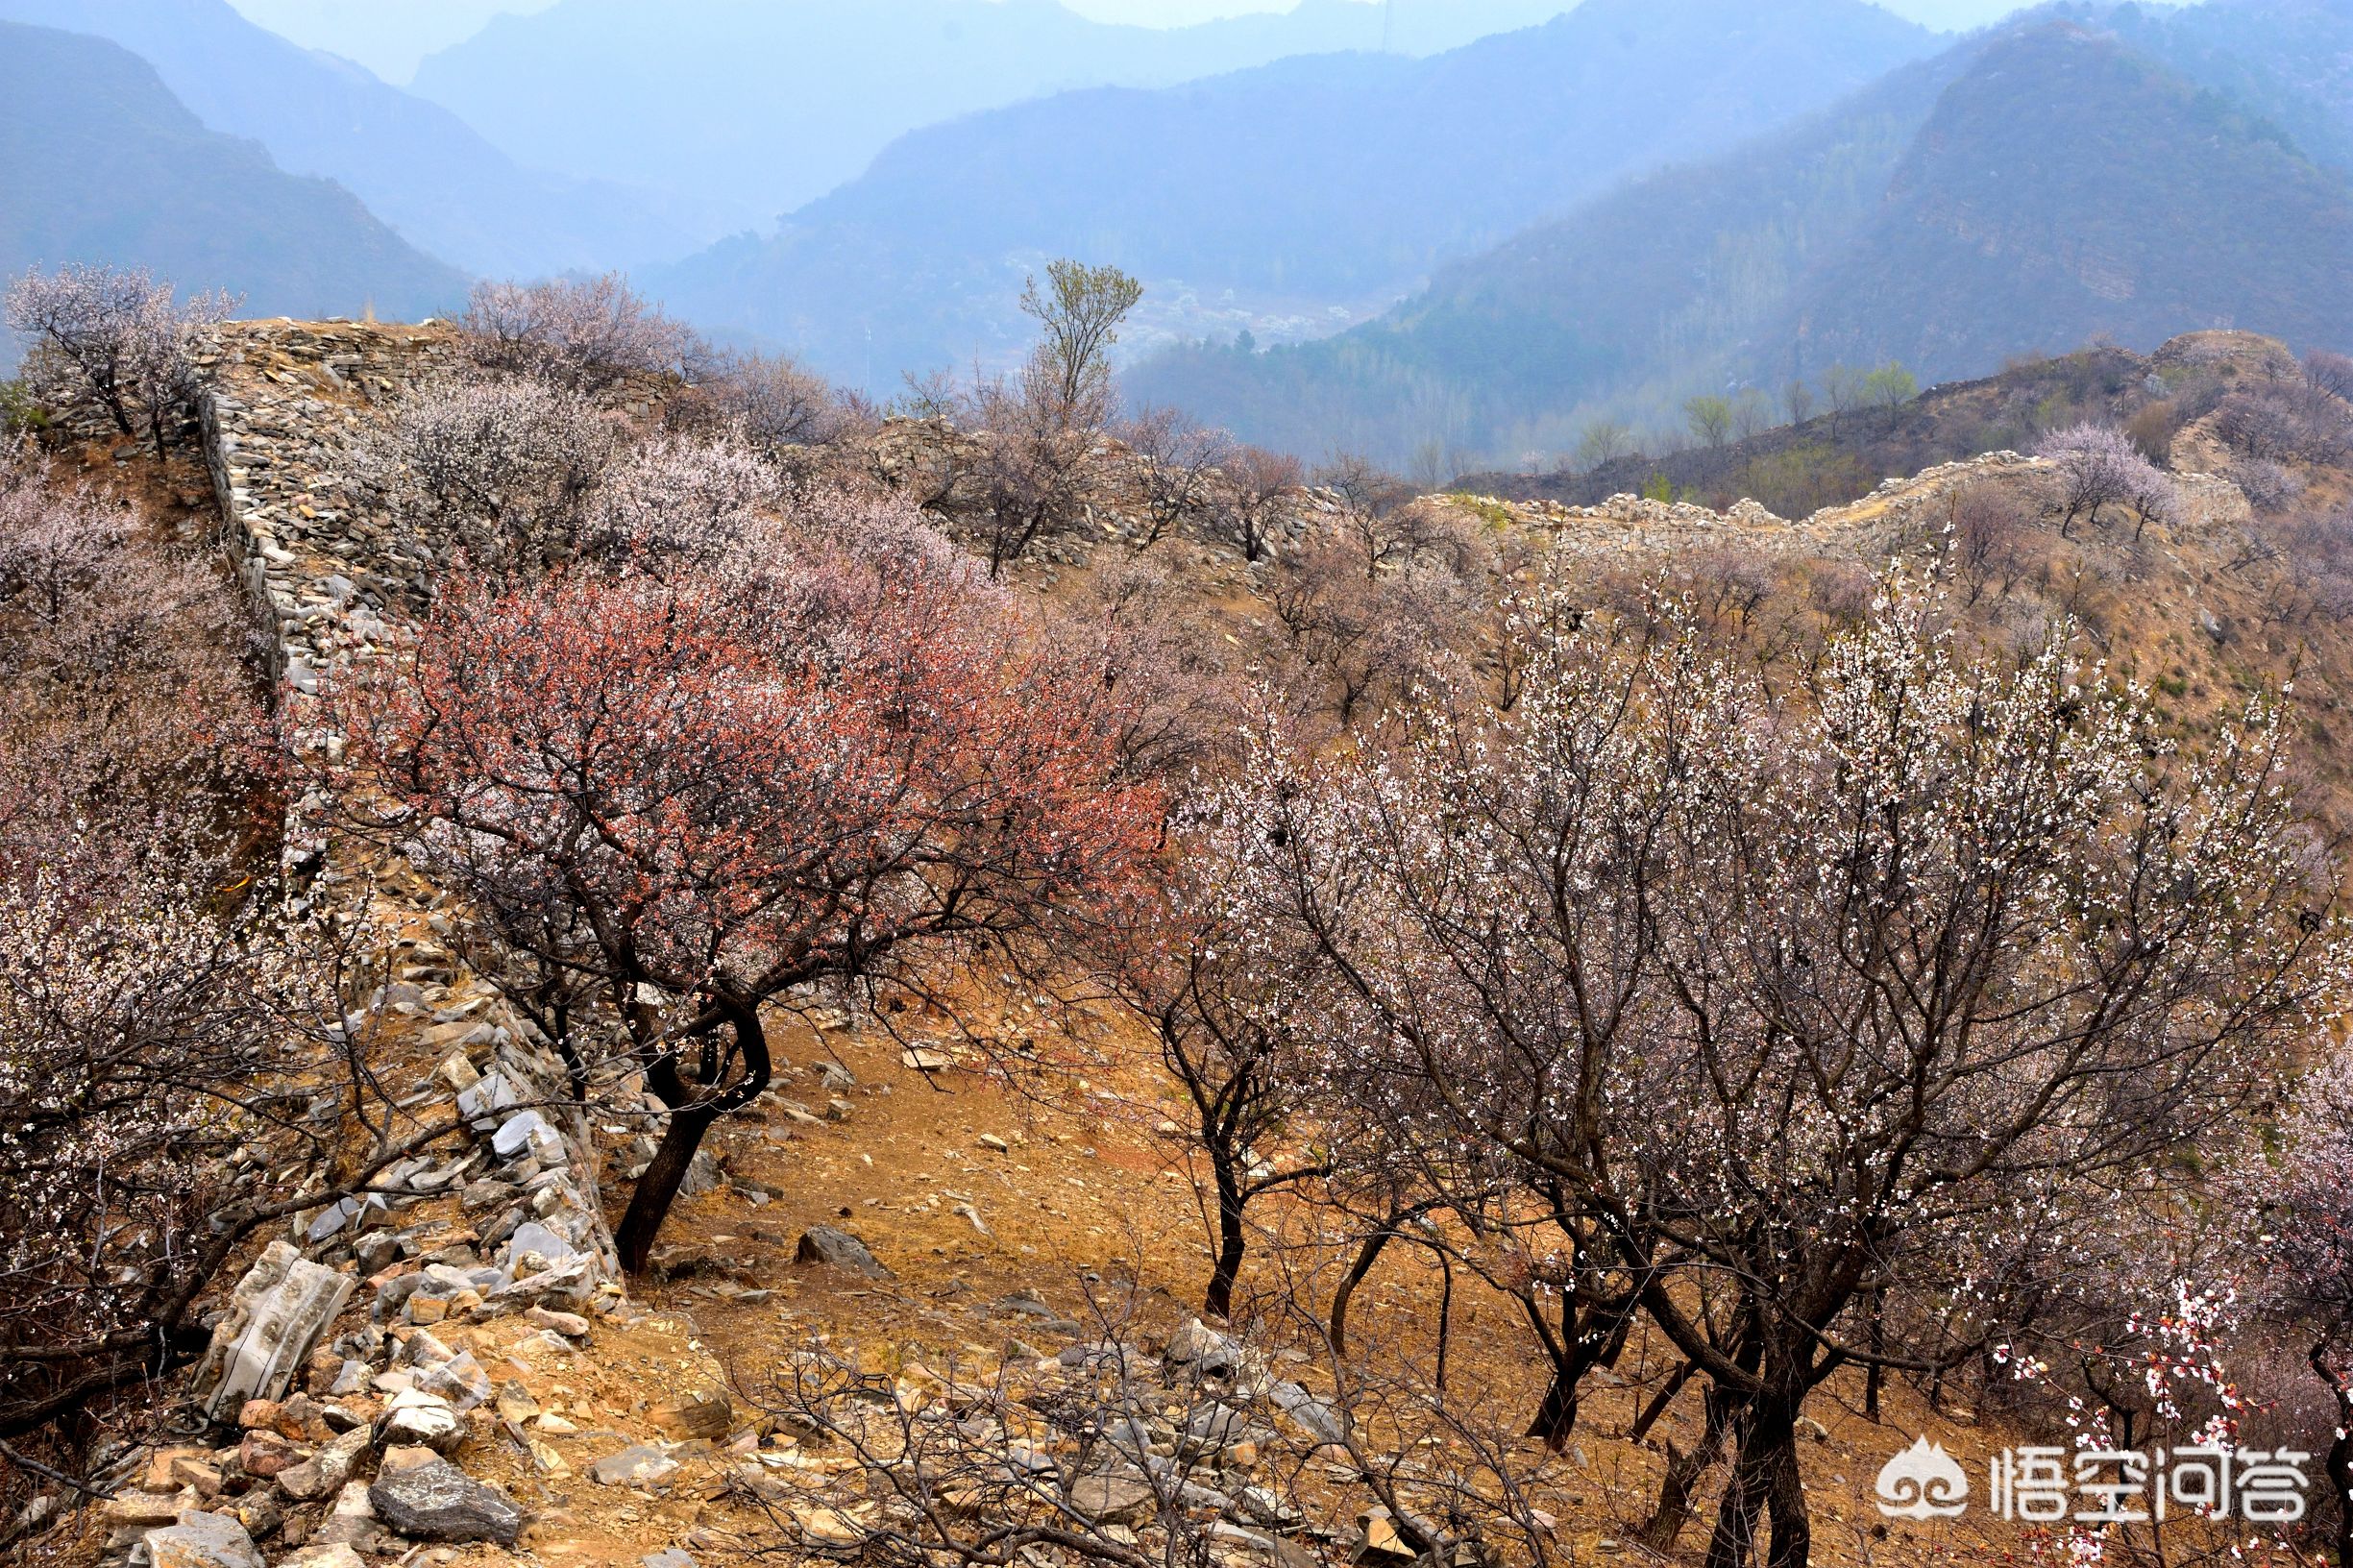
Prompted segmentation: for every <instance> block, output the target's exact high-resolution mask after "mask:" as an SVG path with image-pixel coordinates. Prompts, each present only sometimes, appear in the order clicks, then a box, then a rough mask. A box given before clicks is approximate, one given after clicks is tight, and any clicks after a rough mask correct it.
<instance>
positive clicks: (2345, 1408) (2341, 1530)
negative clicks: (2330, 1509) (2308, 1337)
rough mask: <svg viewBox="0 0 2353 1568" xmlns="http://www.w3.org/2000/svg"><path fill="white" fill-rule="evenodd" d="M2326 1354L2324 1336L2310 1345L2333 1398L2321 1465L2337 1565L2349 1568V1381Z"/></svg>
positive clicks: (2352, 1537) (2352, 1538) (2352, 1496)
mask: <svg viewBox="0 0 2353 1568" xmlns="http://www.w3.org/2000/svg"><path fill="white" fill-rule="evenodd" d="M2328 1353H2329V1342H2328V1341H2327V1340H2326V1339H2323V1340H2321V1341H2320V1342H2319V1343H2318V1344H2316V1345H2314V1346H2313V1347H2312V1351H2311V1360H2312V1369H2313V1370H2314V1371H2315V1372H2317V1373H2318V1374H2320V1381H2321V1382H2322V1383H2325V1384H2328V1389H2329V1392H2330V1393H2331V1394H2333V1395H2335V1396H2336V1399H2337V1439H2336V1441H2334V1442H2332V1443H2331V1444H2329V1451H2328V1458H2327V1459H2326V1460H2324V1461H2323V1468H2324V1469H2326V1470H2327V1472H2328V1480H2329V1488H2330V1490H2331V1491H2332V1492H2333V1493H2334V1494H2335V1499H2334V1501H2335V1502H2336V1505H2337V1516H2336V1520H2335V1525H2336V1543H2335V1545H2336V1552H2337V1568H2353V1384H2347V1383H2346V1382H2345V1380H2343V1379H2342V1378H2340V1377H2339V1376H2338V1375H2337V1374H2336V1372H2334V1371H2333V1370H2332V1369H2331V1368H2330V1366H2329V1354H2328Z"/></svg>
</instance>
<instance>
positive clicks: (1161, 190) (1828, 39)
mask: <svg viewBox="0 0 2353 1568" xmlns="http://www.w3.org/2000/svg"><path fill="white" fill-rule="evenodd" d="M1937 42H1938V39H1937V36H1936V35H1933V34H1930V33H1928V32H1927V31H1925V30H1924V29H1922V28H1918V27H1915V26H1913V25H1912V24H1910V23H1907V22H1903V21H1900V20H1899V19H1898V18H1896V17H1894V16H1892V15H1890V14H1889V13H1888V12H1884V11H1882V10H1879V9H1878V8H1876V7H1875V6H1870V5H1865V4H1862V3H1860V0H1792V3H1789V4H1784V5H1779V6H1777V7H1773V8H1770V9H1769V10H1767V9H1761V8H1758V7H1756V6H1754V5H1752V4H1747V3H1743V0H1677V3H1675V4H1671V5H1660V4H1656V3H1654V0H1587V4H1585V5H1583V6H1582V7H1581V8H1580V9H1579V10H1577V11H1576V12H1572V13H1570V14H1568V15H1566V16H1561V17H1558V18H1556V19H1555V20H1553V21H1552V22H1550V23H1548V24H1546V25H1545V26H1543V27H1541V28H1533V29H1527V30H1523V31H1520V32H1515V33H1509V34H1504V35H1499V36H1496V37H1487V38H1483V39H1481V40H1479V41H1477V42H1475V43H1472V44H1468V45H1465V46H1464V47H1462V48H1460V49H1457V50H1453V51H1450V52H1449V53H1446V54H1443V55H1439V56H1434V57H1432V58H1430V59H1427V60H1421V61H1409V60H1402V59H1398V58H1394V57H1385V56H1381V55H1367V54H1351V55H1335V56H1322V57H1310V58H1305V59H1298V60H1289V61H1281V62H1278V63H1276V64H1273V65H1267V66H1262V67H1258V68H1256V69H1253V70H1249V71H1241V72H1236V73H1233V74H1230V75H1227V76H1221V77H1214V78H1210V79H1207V80H1204V81H1199V82H1193V83H1189V84H1187V85H1185V86H1180V87H1174V88H1164V89H1159V90H1153V91H1144V90H1138V89H1129V88H1100V89H1095V90H1092V91H1088V92H1076V93H1065V94H1061V95H1057V96H1054V97H1049V98H1045V99H1042V100H1037V101H1034V102H1031V103H1026V104H1021V105H1017V106H1015V107H1013V108H1009V109H1003V110H991V111H988V112H985V113H980V114H974V115H970V116H968V117H966V118H964V119H962V120H958V121H955V122H952V123H950V124H948V125H944V126H938V127H934V128H931V129H929V130H925V131H921V132H917V133H915V134H913V135H908V136H906V137H903V138H901V139H900V140H899V141H897V142H896V143H895V144H893V145H892V146H891V147H890V148H889V149H888V150H887V151H885V152H884V153H883V154H882V155H881V156H880V157H879V158H877V159H875V161H874V164H873V166H872V168H870V170H869V171H868V172H867V174H866V175H864V176H862V177H861V178H860V179H858V180H856V181H853V182H851V183H850V184H847V185H846V186H844V187H843V188H842V189H840V190H837V191H835V192H833V193H831V194H830V195H827V196H825V197H823V198H822V199H821V200H819V201H817V202H814V203H811V204H810V205H809V206H808V207H806V208H802V209H801V210H800V211H798V212H797V213H795V214H794V215H793V217H792V218H791V219H789V220H788V221H787V222H786V223H785V225H784V226H783V227H782V229H781V230H780V231H779V232H778V233H775V234H773V235H772V236H769V237H766V238H756V237H744V238H739V239H735V240H730V241H725V242H723V243H722V244H721V245H719V246H717V247H715V248H714V249H713V250H711V251H709V252H707V253H705V254H704V255H701V256H699V257H693V258H690V259H689V260H687V261H685V262H682V263H680V264H679V265H677V266H675V267H671V268H664V269H658V270H656V271H654V272H651V273H650V274H648V275H647V276H646V277H645V279H644V280H643V281H644V282H646V283H647V285H648V286H649V287H650V289H651V290H652V291H653V292H654V293H656V294H657V295H658V296H659V297H661V298H662V299H664V300H665V302H666V303H668V304H669V305H670V306H672V307H673V308H674V309H676V310H678V311H680V312H682V313H684V314H686V315H688V316H690V317H693V318H694V319H697V320H699V321H702V322H703V323H705V324H706V325H707V326H709V327H711V328H713V329H714V330H720V331H730V332H734V333H738V334H741V335H745V336H748V337H752V338H756V339H759V340H762V341H766V342H770V343H773V344H777V345H781V346H783V347H786V348H789V349H791V350H793V351H794V352H796V353H797V354H800V355H804V356H806V357H807V358H808V359H809V360H810V361H811V362H812V363H813V364H815V365H816V366H817V367H818V368H820V369H821V370H823V371H825V372H826V373H828V374H830V375H833V376H835V377H837V378H840V379H844V380H853V381H858V382H861V383H863V384H866V385H868V386H870V387H871V388H874V389H877V390H880V389H885V388H887V387H889V386H891V385H893V384H895V381H896V379H897V376H898V374H899V372H900V371H902V370H904V371H914V372H927V371H931V370H936V369H940V368H943V367H948V366H957V365H961V364H964V363H968V361H969V360H970V359H972V358H973V357H976V356H977V357H979V358H982V359H984V360H997V359H1002V358H1003V357H1005V356H1007V355H1011V354H1012V353H1014V352H1016V351H1017V345H1018V343H1019V342H1020V341H1022V340H1023V339H1024V337H1025V335H1026V332H1027V325H1026V323H1025V322H1024V320H1023V319H1022V318H1021V317H1020V316H1019V314H1018V312H1017V310H1016V309H1015V300H1016V298H1017V295H1018V293H1019V290H1020V286H1021V279H1022V276H1023V274H1024V273H1025V272H1026V271H1029V270H1034V269H1035V268H1036V267H1038V266H1039V265H1041V264H1042V261H1043V259H1045V258H1046V257H1052V256H1055V255H1065V254H1067V255H1076V256H1084V257H1087V258H1089V259H1090V260H1091V261H1095V262H1099V263H1100V262H1108V263H1114V264H1116V265H1118V266H1121V267H1124V268H1126V269H1127V270H1129V271H1130V272H1132V273H1134V274H1136V275H1137V276H1138V277H1139V278H1140V279H1142V280H1144V282H1146V284H1147V285H1148V292H1147V297H1146V306H1145V314H1144V316H1143V317H1142V318H1141V319H1140V322H1139V323H1138V324H1137V328H1136V330H1135V331H1132V332H1131V333H1130V334H1129V342H1130V343H1131V345H1147V344H1149V343H1151V342H1152V341H1154V340H1155V339H1156V338H1157V339H1159V340H1163V341H1166V340H1168V339H1170V338H1171V337H1173V336H1176V335H1180V334H1189V333H1198V332H1201V331H1211V330H1213V329H1215V328H1217V327H1219V326H1222V331H1223V334H1224V335H1227V336H1231V335H1232V334H1233V332H1234V331H1236V330H1237V327H1238V325H1241V324H1245V323H1246V324H1249V325H1251V326H1252V327H1253V329H1254V330H1261V329H1263V327H1264V326H1265V322H1264V320H1263V319H1262V318H1263V317H1265V316H1266V315H1268V314H1274V315H1276V316H1278V317H1282V316H1285V315H1287V316H1289V317H1291V318H1292V319H1294V320H1297V321H1298V322H1299V323H1300V326H1299V327H1298V329H1297V332H1298V335H1306V334H1307V333H1308V332H1310V331H1314V332H1317V333H1320V332H1324V331H1331V330H1332V329H1333V327H1334V326H1335V325H1336V322H1335V320H1334V319H1333V318H1334V317H1335V315H1336V313H1337V312H1350V313H1354V314H1357V315H1361V314H1362V313H1364V312H1365V310H1366V309H1367V308H1368V307H1369V308H1372V309H1377V308H1379V307H1381V306H1385V304H1387V303H1388V302H1389V301H1391V300H1394V299H1396V298H1399V297H1401V296H1402V295H1403V294H1404V293H1406V292H1407V291H1408V290H1409V289H1411V288H1413V287H1415V286H1417V285H1418V284H1419V283H1420V282H1421V281H1422V280H1423V279H1425V278H1427V277H1428V276H1429V274H1430V272H1431V271H1432V269H1433V268H1434V267H1436V266H1439V265H1442V264H1443V263H1445V262H1447V261H1450V260H1453V259H1456V258H1458V257H1466V256H1470V255H1474V254H1476V253H1477V252H1478V251H1479V250H1480V249H1482V248H1483V247H1484V246H1487V245H1491V244H1493V243H1495V242H1497V241H1498V240H1501V239H1503V238H1504V237H1505V236H1507V235H1508V234H1510V233H1514V232H1515V231H1518V230H1520V229H1522V228H1524V227H1526V226H1527V225H1528V224H1529V223H1531V222H1532V221H1535V220H1537V219H1539V218H1541V217H1543V216H1544V215H1546V214H1548V213H1553V212H1558V211H1561V210H1565V209H1567V208H1571V207H1574V206H1575V205H1576V204H1577V203H1578V202H1580V201H1581V200H1584V199H1586V198H1588V197H1590V196H1592V195H1593V194H1595V193H1596V192H1599V191H1602V190H1605V189H1607V188H1609V187H1610V186H1611V185H1613V184H1617V183H1618V182H1620V181H1622V180H1623V179H1625V178H1626V177H1627V176H1629V175H1630V174H1631V173H1634V172H1637V171H1640V170H1642V169H1646V168H1652V167H1656V166H1658V165H1660V164H1663V163H1667V162H1671V161H1673V160H1676V159H1688V158H1693V157H1699V156H1704V155H1707V154H1711V153H1715V152H1719V151H1721V150H1722V149H1724V148H1727V147H1730V146H1732V145H1735V144H1736V143H1738V142H1739V141H1741V140H1743V139H1744V138H1745V137H1747V136H1748V135H1750V134H1751V132H1752V128H1753V127H1754V126H1755V125H1757V124H1759V123H1764V124H1771V123H1773V122H1775V121H1776V120H1778V119H1782V118H1786V117H1787V116H1789V115H1792V114H1796V113H1802V112H1803V111H1805V110H1809V109H1814V108H1818V107H1820V106H1822V105H1825V104H1827V103H1830V102H1832V101H1834V100H1836V99H1837V98H1839V97H1841V96H1842V95H1844V94H1846V93H1848V92H1851V91H1852V90H1853V89H1855V88H1856V87H1858V86H1862V85H1863V84H1866V83H1869V82H1872V81H1874V80H1875V79H1877V78H1878V77H1880V76H1881V75H1882V74H1883V73H1884V72H1886V71H1887V70H1888V69H1890V68H1891V67H1893V66H1896V65H1899V64H1901V63H1902V62H1904V61H1909V60H1913V59H1917V58H1919V57H1921V56H1924V55H1926V54H1928V53H1930V52H1931V51H1932V50H1933V49H1934V48H1935V47H1936V44H1937ZM1660 82H1675V83H1677V84H1678V85H1679V87H1678V90H1677V91H1675V92H1674V93H1672V94H1667V95H1663V96H1662V95H1661V94H1660V93H1659V91H1658V89H1657V84H1658V83H1660ZM1346 319H1347V318H1346V316H1340V317H1339V320H1338V323H1337V324H1341V325H1344V324H1345V320H1346Z"/></svg>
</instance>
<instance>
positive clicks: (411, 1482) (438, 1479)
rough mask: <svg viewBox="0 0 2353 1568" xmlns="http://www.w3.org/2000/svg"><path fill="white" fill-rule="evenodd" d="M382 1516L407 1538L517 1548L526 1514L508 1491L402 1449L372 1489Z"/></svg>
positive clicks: (388, 1459)
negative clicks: (480, 1542)
mask: <svg viewBox="0 0 2353 1568" xmlns="http://www.w3.org/2000/svg"><path fill="white" fill-rule="evenodd" d="M368 1502H369V1504H370V1506H372V1507H374V1508H375V1509H376V1516H377V1517H378V1518H380V1519H381V1520H382V1521H383V1522H384V1523H385V1524H387V1525H390V1526H391V1527H392V1528H393V1529H394V1530H396V1531H400V1532H401V1533H402V1534H404V1535H407V1536H411V1537H414V1538H416V1539H419V1540H428V1541H495V1542H497V1543H498V1544H499V1545H501V1546H512V1545H514V1544H515V1540H516V1538H517V1537H518V1536H520V1535H521V1534H522V1533H523V1513H522V1510H520V1509H519V1508H517V1507H515V1505H514V1504H513V1502H512V1501H510V1500H509V1499H508V1497H507V1495H506V1494H505V1493H504V1492H502V1491H500V1490H499V1489H498V1488H497V1487H495V1486H490V1485H486V1484H484V1483H483V1482H478V1481H476V1480H475V1479H474V1478H473V1477H471V1476H469V1475H467V1474H466V1473H465V1472H464V1471H463V1470H460V1469H459V1468H457V1466H455V1465H453V1464H452V1463H451V1462H450V1461H449V1460H447V1459H445V1458H442V1457H441V1456H440V1455H438V1454H435V1453H433V1452H432V1451H431V1450H429V1449H422V1448H396V1449H393V1450H391V1451H390V1452H389V1453H387V1454H385V1456H384V1465H383V1469H382V1470H380V1472H378V1474H377V1477H376V1482H375V1484H374V1485H372V1486H370V1487H369V1488H368Z"/></svg>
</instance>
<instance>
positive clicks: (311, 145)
mask: <svg viewBox="0 0 2353 1568" xmlns="http://www.w3.org/2000/svg"><path fill="white" fill-rule="evenodd" d="M0 19H7V20H12V21H18V22H26V23H32V24H35V25H38V26H44V27H55V28H61V29H64V30H67V31H70V32H76V33H87V34H92V35H95V36H98V37H105V38H107V39H109V40H110V41H111V42H113V43H117V44H120V45H121V46H123V47H124V48H126V49H129V50H131V51H132V52H133V53H135V54H136V55H138V56H140V57H141V58H142V59H144V60H145V61H147V62H148V63H149V64H150V65H152V66H154V67H155V69H156V71H157V73H158V75H159V76H160V77H161V79H162V81H163V82H164V84H165V85H166V86H168V87H169V88H170V89H171V90H172V92H173V93H174V94H175V95H176V96H177V97H178V98H179V99H180V101H181V102H182V103H184V104H185V105H186V106H187V107H188V108H189V109H190V110H192V111H193V112H194V113H195V114H196V115H197V117H198V118H199V119H201V120H203V121H204V123H205V124H206V125H208V126H209V127H211V128H212V129H213V130H215V131H219V132H222V133H225V134H227V135H233V136H242V137H245V138H248V139H250V140H253V141H257V142H259V143H260V144H261V145H262V146H263V147H265V148H267V149H268V150H269V152H270V156H271V157H272V158H274V159H276V160H277V162H278V164H279V166H280V167H281V168H283V169H285V170H286V171H288V172H289V173H293V174H302V175H317V176H323V177H325V178H329V179H332V180H335V181H337V182H339V183H340V184H343V185H344V186H345V187H347V188H348V189H350V190H351V191H352V192H353V193H354V194H355V195H356V196H357V197H359V199H360V200H361V201H363V202H365V203H367V204H368V206H369V208H371V209H372V210H373V211H374V212H376V213H377V215H379V216H380V217H381V218H382V219H383V220H384V221H385V222H386V223H388V224H389V225H391V227H392V228H394V229H395V230H397V231H399V233H401V235H402V237H404V239H406V240H408V242H409V243H411V244H413V245H415V246H417V247H418V248H420V249H422V250H425V251H427V252H429V253H431V254H432V255H434V256H437V257H442V258H443V259H445V260H448V261H451V262H453V263H455V264H456V265H459V266H462V267H465V268H467V269H469V270H471V271H475V272H479V273H493V274H498V273H520V274H537V273H547V272H560V271H563V270H566V269H568V268H575V267H611V266H625V265H631V264H634V263H637V262H641V261H645V260H650V259H653V258H656V257H661V256H664V255H670V254H676V253H678V252H680V251H683V250H685V249H687V248H690V247H691V245H692V243H693V242H694V241H695V240H696V239H697V238H698V237H705V238H707V237H709V236H711V235H714V234H716V233H722V232H723V225H721V224H719V223H718V221H717V219H716V217H715V216H714V215H713V214H712V213H711V212H710V211H708V210H705V211H702V212H700V213H697V212H695V211H694V210H692V209H691V208H688V207H686V206H684V205H682V204H679V203H677V202H675V201H674V200H672V199H670V198H667V197H657V196H653V195H650V194H648V193H646V192H641V191H627V190H623V189H621V188H619V187H618V186H614V185H611V184H600V183H595V182H589V181H582V180H577V179H573V178H568V177H562V176H555V175H548V174H543V173H540V172H538V171H536V170H532V169H527V168H524V167H522V166H521V165H519V164H518V163H517V162H516V161H515V160H514V159H510V158H508V157H507V156H506V155H505V154H504V153H502V152H501V151H500V150H499V149H497V148H496V147H493V146H492V145H491V144H490V143H489V142H488V141H486V140H484V139H483V138H482V137H481V136H480V135H478V134H476V133H475V132H474V131H473V130H472V129H471V128H469V127H468V126H466V125H464V124H463V123H461V122H460V121H459V120H458V119H457V117H456V116H454V115H453V114H451V113H450V112H449V111H448V110H445V109H442V108H441V107H439V106H438V105H435V104H430V103H427V102H426V101H424V100H423V99H420V98H417V97H414V96H411V95H410V94H408V93H405V92H403V91H401V90H400V89H398V88H396V87H391V86H386V85H385V84H383V83H382V82H380V81H378V80H377V79H376V78H375V77H374V76H372V75H370V74H369V73H368V72H367V71H366V70H364V69H363V68H361V67H360V66H357V65H355V64H353V63H352V62H350V61H345V60H341V59H338V58H337V57H335V56H332V55H328V54H322V53H320V52H318V51H315V50H308V49H303V48H300V47H298V46H296V45H294V44H291V43H288V42H287V41H286V40H284V39H283V38H281V37H278V36H277V35H275V34H272V33H269V32H267V31H265V30H263V29H261V28H259V27H257V26H255V25H254V24H253V23H251V22H249V21H247V20H246V19H245V18H244V17H242V16H241V15H239V14H238V13H237V12H235V11H234V10H233V9H232V8H231V7H230V6H229V5H228V4H227V0H105V3H104V4H103V5H93V4H89V3H87V0H0Z"/></svg>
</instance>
